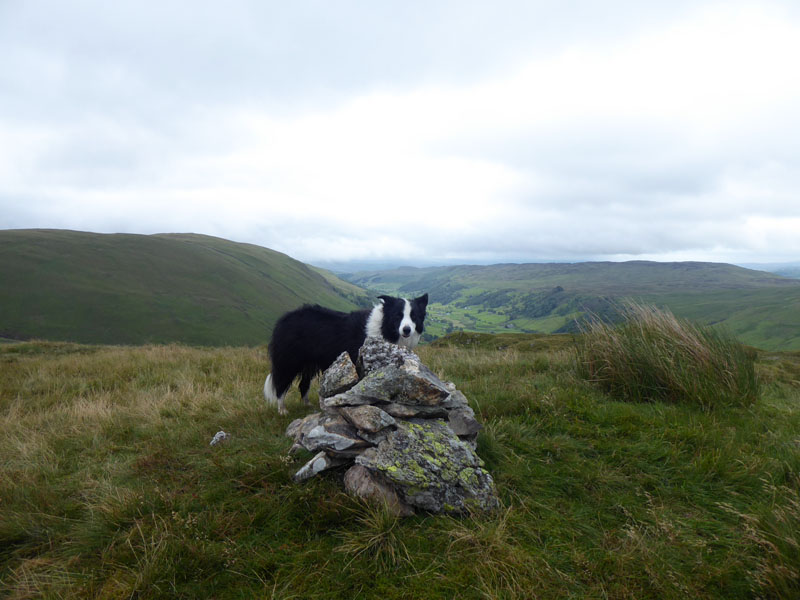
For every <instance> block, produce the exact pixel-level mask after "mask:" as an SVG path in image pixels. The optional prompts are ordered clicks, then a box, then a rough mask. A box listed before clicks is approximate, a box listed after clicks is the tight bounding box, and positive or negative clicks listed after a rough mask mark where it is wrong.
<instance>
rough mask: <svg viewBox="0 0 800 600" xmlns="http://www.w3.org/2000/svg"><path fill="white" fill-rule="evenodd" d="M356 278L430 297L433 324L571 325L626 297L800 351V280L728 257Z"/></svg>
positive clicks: (557, 329) (403, 271)
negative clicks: (710, 260)
mask: <svg viewBox="0 0 800 600" xmlns="http://www.w3.org/2000/svg"><path fill="white" fill-rule="evenodd" d="M346 277H347V279H348V280H349V281H351V282H353V283H355V284H357V285H359V286H362V287H366V288H369V289H372V290H375V291H377V292H381V293H397V294H402V295H410V294H415V293H417V292H420V291H426V292H428V293H429V294H430V296H431V301H432V302H431V305H430V306H429V310H428V314H429V318H428V321H427V322H426V331H427V332H428V335H430V336H437V335H442V334H445V333H450V332H453V331H459V330H463V331H475V332H486V333H498V332H505V331H515V332H525V333H539V334H548V333H565V332H574V331H577V329H578V325H577V323H578V322H579V321H580V320H581V319H583V318H585V317H586V315H587V314H589V313H591V314H593V315H596V316H600V317H601V318H604V319H608V320H612V321H613V320H614V319H615V318H616V317H617V315H618V307H619V305H620V302H621V301H623V300H624V299H628V298H629V299H634V300H638V301H642V302H647V303H652V304H655V305H657V306H662V307H667V308H669V309H670V310H671V311H672V312H673V313H675V314H676V315H678V316H681V317H685V318H689V319H693V320H696V321H698V322H701V323H704V324H709V325H716V326H723V327H726V328H727V329H729V330H730V331H731V332H733V333H734V334H735V335H736V336H737V337H739V338H740V339H741V340H742V341H744V342H745V343H747V344H751V345H753V346H757V347H759V348H763V349H766V350H794V349H800V280H798V279H791V278H787V277H782V276H780V275H777V274H775V273H767V272H763V271H758V270H754V269H747V268H743V267H739V266H734V265H729V264H724V263H707V262H671V263H660V262H651V261H630V262H620V263H615V262H583V263H531V264H498V265H489V266H483V265H458V266H447V267H432V268H414V267H403V268H397V269H391V270H385V271H364V272H360V273H355V274H352V275H348V276H346Z"/></svg>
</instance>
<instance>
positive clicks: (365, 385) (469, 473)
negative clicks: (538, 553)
mask: <svg viewBox="0 0 800 600" xmlns="http://www.w3.org/2000/svg"><path fill="white" fill-rule="evenodd" d="M319 395H320V408H321V409H322V412H319V413H314V414H311V415H309V416H307V417H305V418H303V419H297V420H295V421H293V422H292V423H291V424H290V425H289V427H288V429H287V430H286V435H288V436H289V437H292V438H294V441H295V444H294V446H293V450H297V449H299V448H305V449H306V450H308V451H310V452H316V453H317V454H316V455H315V456H314V457H313V458H312V459H311V460H309V461H308V462H307V463H306V464H305V465H303V467H302V468H301V469H300V470H299V471H298V472H297V473H296V474H295V476H294V479H295V481H303V480H305V479H308V478H309V477H313V476H314V475H316V474H318V473H320V472H322V471H324V470H326V469H330V468H333V467H344V466H345V465H350V468H349V469H348V470H347V472H346V473H345V476H344V485H345V489H346V490H347V491H348V493H351V494H354V495H357V496H361V497H365V498H371V499H377V500H381V501H384V502H386V504H387V506H389V508H390V509H391V510H393V511H394V512H395V513H397V514H400V515H411V514H413V513H414V509H415V508H418V509H422V510H425V511H430V512H447V513H462V512H468V511H474V510H491V509H493V508H495V507H497V504H498V501H497V495H496V492H495V487H494V481H493V480H492V477H491V475H489V473H488V472H487V471H486V470H485V469H484V468H483V461H481V459H480V458H479V457H478V456H477V454H476V453H475V440H476V438H477V436H478V431H479V430H480V429H481V425H480V424H479V423H478V422H477V421H476V420H475V413H474V412H473V410H472V409H471V408H470V407H469V406H468V404H467V399H466V398H465V397H464V394H462V393H461V392H459V391H458V390H457V389H456V387H455V385H453V384H452V383H444V382H442V381H441V380H440V379H439V378H438V377H437V376H436V375H434V374H433V373H432V372H431V370H430V369H428V368H427V367H426V366H425V365H424V364H422V362H421V361H420V359H419V357H418V356H417V355H416V354H414V353H413V352H411V351H409V350H407V349H405V348H401V347H399V346H395V345H393V344H389V343H388V342H385V341H383V340H381V339H378V338H368V339H367V341H366V342H365V343H364V345H363V346H362V348H361V351H360V353H359V358H358V365H357V366H356V365H354V364H353V363H352V361H351V360H350V357H349V356H348V354H347V353H346V352H345V353H343V354H342V355H341V356H340V357H339V358H338V359H337V360H336V362H334V364H333V365H331V367H330V368H329V369H328V370H326V371H325V373H323V375H322V378H321V379H320V392H319Z"/></svg>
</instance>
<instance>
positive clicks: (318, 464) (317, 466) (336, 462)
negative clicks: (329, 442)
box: [292, 452, 350, 481]
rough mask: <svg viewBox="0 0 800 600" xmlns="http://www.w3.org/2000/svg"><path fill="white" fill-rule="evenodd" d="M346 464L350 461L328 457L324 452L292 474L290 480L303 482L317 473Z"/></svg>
mask: <svg viewBox="0 0 800 600" xmlns="http://www.w3.org/2000/svg"><path fill="white" fill-rule="evenodd" d="M348 462H350V461H349V460H348V459H347V458H342V457H338V456H329V455H328V454H326V453H325V452H320V453H319V454H317V455H316V456H314V458H312V459H311V460H309V461H308V462H307V463H306V464H304V465H303V466H302V467H301V468H300V470H299V471H297V473H295V474H294V477H293V478H292V479H294V480H295V481H305V480H306V479H310V478H311V477H313V476H314V475H316V474H318V473H322V471H326V470H328V469H332V468H334V467H339V466H341V465H345V464H347V463H348Z"/></svg>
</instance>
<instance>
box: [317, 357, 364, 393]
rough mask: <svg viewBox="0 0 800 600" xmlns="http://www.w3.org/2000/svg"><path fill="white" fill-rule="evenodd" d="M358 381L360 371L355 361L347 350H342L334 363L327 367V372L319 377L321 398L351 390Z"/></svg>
mask: <svg viewBox="0 0 800 600" xmlns="http://www.w3.org/2000/svg"><path fill="white" fill-rule="evenodd" d="M357 383H358V373H357V372H356V366H355V365H354V364H353V361H352V360H350V355H349V354H348V353H347V352H342V353H341V354H340V355H339V357H338V358H337V359H336V360H335V361H333V364H332V365H331V366H330V367H328V368H327V369H325V372H324V373H323V374H322V376H321V377H320V379H319V395H320V398H328V397H330V396H335V395H336V394H341V393H342V392H345V391H347V390H349V389H350V388H351V387H353V386H354V385H355V384H357Z"/></svg>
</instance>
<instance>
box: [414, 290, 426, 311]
mask: <svg viewBox="0 0 800 600" xmlns="http://www.w3.org/2000/svg"><path fill="white" fill-rule="evenodd" d="M414 302H415V303H416V304H417V305H418V306H420V307H422V308H425V307H426V306H428V294H427V293H425V294H423V295H422V296H420V297H419V298H414Z"/></svg>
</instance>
